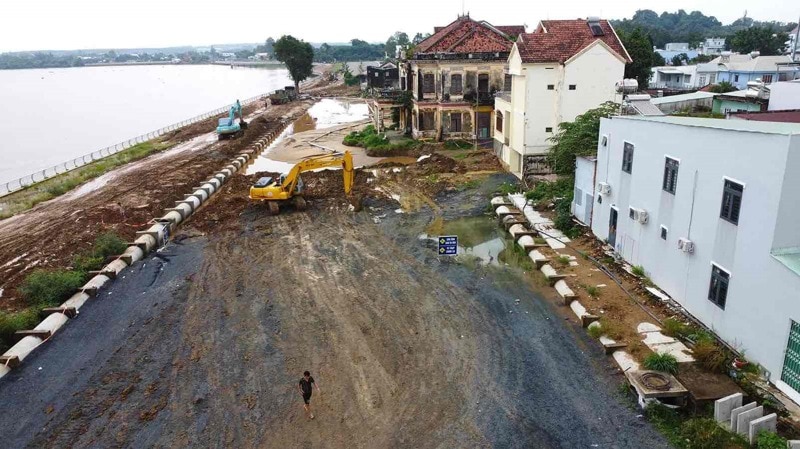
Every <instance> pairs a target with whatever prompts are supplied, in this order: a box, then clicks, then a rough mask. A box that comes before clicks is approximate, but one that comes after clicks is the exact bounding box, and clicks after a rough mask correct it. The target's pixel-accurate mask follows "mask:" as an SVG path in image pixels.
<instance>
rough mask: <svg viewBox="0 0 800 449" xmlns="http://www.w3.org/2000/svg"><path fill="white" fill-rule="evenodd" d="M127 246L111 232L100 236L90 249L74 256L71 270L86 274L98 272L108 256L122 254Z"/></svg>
mask: <svg viewBox="0 0 800 449" xmlns="http://www.w3.org/2000/svg"><path fill="white" fill-rule="evenodd" d="M127 247H128V245H127V244H126V243H125V241H124V240H122V238H120V237H119V236H118V235H117V234H115V233H113V232H106V233H103V234H100V235H99V236H98V237H97V238H96V239H95V240H94V244H93V245H92V249H91V250H90V251H88V252H84V253H81V254H78V255H77V256H75V258H74V259H73V260H72V268H73V269H74V270H75V271H81V272H84V273H85V272H87V271H93V270H99V269H100V268H102V267H103V262H105V260H106V258H107V257H109V256H114V255H117V254H122V253H123V252H124V251H125V249H126V248H127Z"/></svg>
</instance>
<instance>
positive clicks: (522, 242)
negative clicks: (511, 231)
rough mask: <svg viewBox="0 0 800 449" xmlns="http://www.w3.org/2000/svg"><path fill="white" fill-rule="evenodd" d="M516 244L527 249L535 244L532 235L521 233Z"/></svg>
mask: <svg viewBox="0 0 800 449" xmlns="http://www.w3.org/2000/svg"><path fill="white" fill-rule="evenodd" d="M517 245H519V246H520V247H521V248H522V249H524V250H526V251H528V250H530V249H531V248H533V247H534V246H536V240H534V239H533V236H530V235H523V236H522V237H520V238H519V239H517Z"/></svg>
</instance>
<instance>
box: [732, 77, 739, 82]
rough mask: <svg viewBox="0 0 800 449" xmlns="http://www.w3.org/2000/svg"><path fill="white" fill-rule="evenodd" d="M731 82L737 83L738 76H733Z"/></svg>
mask: <svg viewBox="0 0 800 449" xmlns="http://www.w3.org/2000/svg"><path fill="white" fill-rule="evenodd" d="M733 82H734V83H738V82H739V75H733Z"/></svg>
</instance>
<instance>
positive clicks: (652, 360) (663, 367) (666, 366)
mask: <svg viewBox="0 0 800 449" xmlns="http://www.w3.org/2000/svg"><path fill="white" fill-rule="evenodd" d="M644 367H645V368H647V369H649V370H652V371H663V372H665V373H670V374H678V361H677V360H676V359H675V356H674V355H672V354H659V353H656V352H654V353H652V354H650V355H648V356H647V357H646V358H645V359H644Z"/></svg>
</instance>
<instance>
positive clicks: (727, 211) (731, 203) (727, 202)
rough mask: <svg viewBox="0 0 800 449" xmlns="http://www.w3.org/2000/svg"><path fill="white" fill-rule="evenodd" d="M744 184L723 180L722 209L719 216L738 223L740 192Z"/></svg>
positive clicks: (742, 190)
mask: <svg viewBox="0 0 800 449" xmlns="http://www.w3.org/2000/svg"><path fill="white" fill-rule="evenodd" d="M743 193H744V186H743V185H741V184H739V183H737V182H733V181H729V180H727V179H726V180H725V187H724V188H723V189H722V209H721V210H720V213H719V216H720V217H722V218H723V219H724V220H727V221H729V222H731V223H733V224H735V225H738V224H739V212H740V211H741V210H742V194H743Z"/></svg>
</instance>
